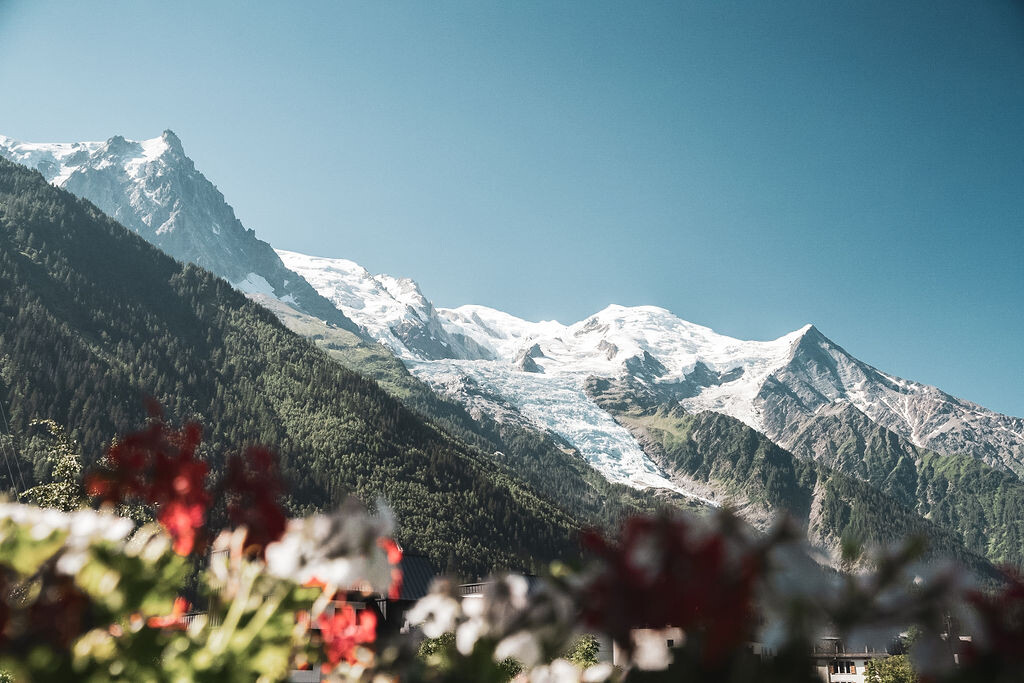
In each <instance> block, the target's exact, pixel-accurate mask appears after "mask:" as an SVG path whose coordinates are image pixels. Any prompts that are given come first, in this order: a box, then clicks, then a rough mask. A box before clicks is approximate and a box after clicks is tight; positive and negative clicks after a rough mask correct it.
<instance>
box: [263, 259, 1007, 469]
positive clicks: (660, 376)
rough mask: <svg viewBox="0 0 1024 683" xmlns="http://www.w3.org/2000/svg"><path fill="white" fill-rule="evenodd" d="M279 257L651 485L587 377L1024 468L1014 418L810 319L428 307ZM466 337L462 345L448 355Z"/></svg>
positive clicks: (495, 405) (437, 379)
mask: <svg viewBox="0 0 1024 683" xmlns="http://www.w3.org/2000/svg"><path fill="white" fill-rule="evenodd" d="M282 257H283V258H284V260H285V262H286V263H287V264H288V265H289V267H291V268H293V269H294V270H296V272H298V273H300V274H302V275H303V277H305V278H306V279H307V280H309V281H310V282H311V283H312V284H313V286H315V287H316V288H317V289H318V290H319V291H320V292H321V293H322V294H323V295H324V296H326V297H327V298H329V299H331V301H333V302H334V303H335V304H336V305H338V306H339V307H340V308H341V309H342V310H343V311H344V312H345V313H346V315H348V316H349V317H351V318H352V319H353V320H355V321H356V322H358V323H359V324H360V325H362V326H364V327H365V328H366V329H368V330H369V331H370V332H371V334H373V335H374V336H375V337H376V338H377V339H378V340H379V341H381V342H382V343H384V344H385V345H387V346H389V347H390V348H391V349H392V350H393V351H394V353H395V354H396V355H398V356H399V357H401V358H403V359H404V360H405V361H406V364H407V365H408V366H409V368H410V370H411V371H412V372H413V373H414V374H416V375H417V376H419V377H420V378H421V379H423V380H425V381H427V382H428V383H429V384H431V385H432V386H434V387H435V388H436V389H438V390H439V391H441V392H443V393H447V394H449V395H453V396H455V397H457V398H459V399H460V400H462V401H463V402H465V403H466V404H467V405H470V406H473V407H474V408H476V409H484V410H487V409H488V408H489V410H490V412H491V413H492V414H493V415H495V416H501V415H502V414H504V413H506V412H507V405H509V404H511V405H513V406H515V407H516V408H517V409H518V410H519V412H520V413H521V414H522V416H523V417H525V418H526V419H527V420H528V421H530V422H532V423H533V424H534V425H536V426H540V427H542V428H544V429H547V430H550V431H552V432H554V433H556V434H558V435H559V436H561V437H562V438H564V439H565V440H566V441H568V442H569V443H571V444H573V445H574V446H576V447H577V448H578V449H579V450H580V451H581V452H582V453H583V454H584V455H585V456H586V457H588V459H590V461H591V463H592V464H594V466H595V467H597V468H598V469H600V470H601V471H602V472H603V473H605V475H606V476H608V477H609V478H611V479H613V480H615V481H623V482H627V483H631V484H633V485H636V486H648V485H655V486H657V485H665V483H664V482H665V477H664V476H663V473H660V472H659V471H658V469H657V467H656V466H655V465H654V464H653V462H651V460H650V459H649V458H647V457H646V455H644V453H643V450H642V448H641V447H640V445H639V444H638V443H637V442H636V440H635V439H634V438H633V436H632V435H630V434H629V433H628V432H626V431H625V430H624V429H622V428H621V427H619V425H618V424H616V423H615V422H614V421H613V420H611V418H610V416H609V415H608V414H607V413H606V412H605V411H603V410H601V409H600V408H599V407H598V406H597V404H596V403H595V402H594V401H592V400H591V399H590V397H588V396H587V394H586V391H585V385H586V381H587V378H589V377H605V378H618V377H624V376H625V377H629V378H631V379H632V380H634V381H636V382H639V383H640V385H642V386H643V387H644V388H645V391H648V392H653V393H654V395H657V396H658V397H659V400H661V401H666V402H672V403H678V404H679V405H681V406H682V407H683V408H684V409H685V410H687V411H688V412H692V413H697V412H701V411H713V412H718V413H723V414H726V415H729V416H732V417H735V418H737V419H739V420H741V421H742V422H744V423H746V424H747V425H749V426H751V427H753V428H754V429H756V430H758V431H760V432H762V433H764V434H765V435H767V436H768V437H769V438H771V439H772V440H773V441H776V442H777V443H779V444H781V445H783V446H788V445H790V443H791V442H793V441H794V439H796V437H797V436H798V435H799V433H800V432H801V431H802V429H803V428H804V426H805V425H806V424H807V422H808V421H810V420H813V419H814V418H815V415H816V414H817V413H818V412H819V411H823V410H827V409H828V408H829V407H836V406H842V405H850V406H852V407H854V408H856V409H857V410H859V411H860V412H862V413H863V414H865V415H866V416H868V418H870V420H872V421H873V422H874V423H876V424H878V425H880V426H882V427H885V428H887V429H889V430H891V431H892V432H894V433H896V434H898V435H899V436H901V437H903V438H905V439H906V440H908V441H909V442H910V443H912V444H914V445H917V446H920V447H923V448H928V449H931V450H934V451H937V452H939V453H968V454H971V455H973V456H975V457H977V458H979V459H982V460H984V461H986V462H988V463H989V464H993V465H995V466H998V467H1001V468H1004V469H1009V470H1012V471H1015V472H1017V473H1018V474H1021V473H1024V420H1022V419H1020V418H1014V417H1008V416H1005V415H1001V414H999V413H995V412H993V411H990V410H987V409H985V408H982V407H981V406H978V405H976V404H973V403H970V402H969V401H965V400H962V399H958V398H955V397H953V396H950V395H949V394H946V393H944V392H942V391H940V390H939V389H936V388H935V387H930V386H927V385H923V384H919V383H916V382H911V381H908V380H904V379H901V378H898V377H895V376H892V375H889V374H886V373H884V372H882V371H880V370H877V369H875V368H873V367H871V366H870V365H867V364H866V363H863V362H861V361H859V360H857V359H856V358H854V357H853V356H851V355H850V354H849V353H847V352H846V351H844V350H843V349H842V348H841V347H839V346H838V345H836V344H835V343H834V342H832V341H831V340H829V339H828V338H827V337H825V336H824V335H822V334H821V333H820V332H819V331H818V330H817V329H816V328H815V327H813V326H812V325H806V326H804V327H802V328H800V329H799V330H796V331H794V332H791V333H789V334H787V335H784V336H782V337H780V338H778V339H775V340H773V341H743V340H739V339H734V338H731V337H727V336H725V335H721V334H718V333H716V332H714V331H713V330H711V329H709V328H707V327H703V326H700V325H695V324H693V323H689V322H686V321H685V320H682V319H680V318H678V317H676V316H675V315H673V314H672V313H670V312H669V311H666V310H664V309H661V308H656V307H653V306H636V307H623V306H609V307H608V308H606V309H605V310H603V311H601V312H599V313H596V314H595V315H592V316H590V317H589V318H587V319H585V320H582V321H579V322H577V323H574V324H571V325H563V324H560V323H558V322H554V321H545V322H536V323H534V322H529V321H526V320H522V319H519V318H516V317H514V316H511V315H509V314H507V313H503V312H501V311H496V310H494V309H490V308H486V307H483V306H461V307H459V308H455V309H435V308H434V307H433V306H431V305H430V303H429V302H428V301H426V299H425V298H424V297H423V295H422V293H421V292H420V290H419V288H418V287H416V286H415V284H414V283H412V282H411V281H408V280H403V281H402V282H404V283H406V284H405V285H404V287H405V289H404V290H403V291H404V292H415V296H413V297H410V296H408V295H407V294H402V295H397V296H396V295H395V293H393V292H391V291H390V290H389V288H388V287H387V286H386V285H385V284H384V283H387V282H393V280H391V279H390V278H388V277H387V276H376V277H371V276H370V275H369V274H368V273H366V272H365V271H364V270H362V269H361V268H360V267H359V266H358V265H356V264H354V263H352V262H350V261H338V260H334V259H316V258H311V257H306V256H302V255H298V254H293V253H282ZM417 320H420V321H423V328H422V331H421V333H420V336H424V335H428V334H429V336H430V337H431V338H435V339H439V340H444V343H445V344H446V346H445V348H446V349H448V350H451V351H452V354H451V356H450V357H449V358H445V359H439V358H438V357H437V356H436V355H431V354H429V353H424V352H423V351H422V350H420V349H419V348H417V347H415V346H409V345H406V344H405V343H404V342H403V341H402V338H401V337H400V336H399V335H396V334H393V333H392V328H393V327H394V326H395V325H396V324H400V325H408V324H410V323H413V322H415V321H417ZM439 327H440V331H439ZM407 334H408V332H407ZM414 336H415V335H414ZM452 340H459V343H458V344H456V343H454V342H453V341H452ZM467 341H469V342H472V343H473V344H474V345H475V346H474V347H472V348H473V350H472V352H471V353H465V354H463V353H459V352H458V349H465V348H467V346H468V345H467ZM489 398H490V399H497V400H488V399H489Z"/></svg>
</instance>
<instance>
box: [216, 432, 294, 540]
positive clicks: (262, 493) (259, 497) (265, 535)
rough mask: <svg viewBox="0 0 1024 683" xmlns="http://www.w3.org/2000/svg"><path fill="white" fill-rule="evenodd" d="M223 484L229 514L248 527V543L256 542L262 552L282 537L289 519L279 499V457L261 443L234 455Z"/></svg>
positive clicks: (229, 516)
mask: <svg viewBox="0 0 1024 683" xmlns="http://www.w3.org/2000/svg"><path fill="white" fill-rule="evenodd" d="M224 485H225V494H226V495H227V497H228V518H229V519H230V520H231V523H232V524H234V525H235V526H236V527H237V526H244V527H245V528H246V529H247V531H248V534H247V536H246V542H247V544H248V545H250V546H257V547H258V548H259V552H260V554H261V555H262V554H263V553H264V552H265V551H266V547H267V546H268V545H269V544H270V543H273V542H274V541H277V540H278V539H280V538H281V536H282V535H283V534H284V530H285V526H286V524H287V522H288V518H287V517H286V516H285V514H284V510H283V509H282V508H281V504H280V502H279V499H280V496H281V478H280V476H279V474H278V469H277V457H276V456H275V455H274V452H273V451H270V450H268V449H266V448H259V447H257V448H250V449H248V450H246V451H245V453H243V454H242V455H241V456H237V455H236V456H233V457H232V458H230V459H229V460H228V466H227V474H226V476H225V480H224Z"/></svg>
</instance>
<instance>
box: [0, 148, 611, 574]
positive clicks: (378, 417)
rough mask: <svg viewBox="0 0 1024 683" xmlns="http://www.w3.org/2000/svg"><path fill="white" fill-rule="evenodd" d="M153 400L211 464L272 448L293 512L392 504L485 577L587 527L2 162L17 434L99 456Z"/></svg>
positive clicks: (237, 296) (3, 282)
mask: <svg viewBox="0 0 1024 683" xmlns="http://www.w3.org/2000/svg"><path fill="white" fill-rule="evenodd" d="M40 340H47V343H40ZM146 395H151V396H153V397H155V398H156V399H157V400H158V401H160V402H161V403H162V404H163V405H164V406H165V408H166V410H167V412H168V414H169V415H168V418H169V419H170V420H172V421H176V422H183V421H185V420H189V419H195V420H197V421H199V422H200V423H202V424H204V425H206V426H207V428H208V432H207V433H206V434H205V439H204V444H205V446H204V448H205V450H204V452H203V453H202V455H203V456H204V457H205V458H206V459H207V460H208V461H209V462H210V463H211V466H212V467H213V468H214V470H217V469H218V468H220V467H221V466H222V464H223V462H224V461H225V458H226V457H227V455H228V454H229V452H230V450H229V449H241V448H243V447H244V446H246V445H249V444H252V443H260V444H265V445H268V446H270V447H272V448H275V449H276V450H278V451H279V453H280V455H281V462H282V470H283V473H284V475H285V477H286V478H287V479H288V480H289V482H290V490H291V496H290V499H289V500H288V505H289V508H290V510H291V511H292V512H299V513H301V512H306V511H310V510H313V509H323V508H328V507H331V506H334V505H336V504H338V503H339V502H340V501H341V500H343V499H344V497H345V496H346V495H349V494H354V495H356V496H358V497H359V498H361V499H363V500H366V501H373V500H376V499H377V498H384V499H385V500H387V501H388V502H389V504H390V505H391V507H392V508H393V510H394V512H395V514H396V516H397V518H398V521H399V525H400V529H401V535H400V538H399V539H398V540H399V541H401V542H402V543H403V544H404V545H405V546H406V547H408V548H411V549H416V550H419V551H421V552H423V553H426V554H428V555H429V556H430V557H431V559H432V560H433V562H434V564H435V565H436V566H440V567H447V566H451V567H452V568H454V569H455V570H457V571H460V572H462V573H464V574H466V575H470V576H475V575H482V574H484V573H486V572H487V571H488V570H490V569H492V568H495V567H507V568H511V569H527V570H529V569H532V568H534V567H537V566H539V565H540V564H542V563H544V562H546V561H548V560H551V559H553V558H557V557H561V556H563V555H565V554H566V553H569V554H570V555H571V554H572V553H573V552H574V551H573V550H572V548H573V547H574V544H573V543H572V537H573V534H574V532H575V529H577V528H579V526H580V525H581V523H582V522H581V521H580V520H579V519H577V518H576V517H575V516H573V515H571V514H566V513H565V512H563V508H561V506H560V505H559V504H556V503H555V502H552V500H553V499H554V493H552V492H557V491H558V489H557V488H550V489H548V492H547V493H545V492H542V491H540V490H539V489H538V487H537V486H536V485H534V484H531V483H528V482H527V481H524V479H523V478H522V477H520V476H519V475H518V474H516V473H514V472H513V471H512V470H511V469H510V468H509V467H507V466H503V464H502V463H500V462H495V459H494V457H493V456H492V455H491V451H483V450H481V449H480V448H479V447H477V446H475V445H473V444H470V443H467V442H466V440H464V439H463V438H460V437H459V436H456V435H453V434H452V433H450V432H448V431H445V430H443V429H441V428H439V427H438V426H436V425H434V424H431V423H429V422H427V421H425V420H424V419H423V418H422V417H421V416H420V415H418V414H416V413H414V412H412V411H411V410H409V409H408V408H406V407H405V406H404V405H403V404H402V403H401V402H400V401H398V400H396V399H395V398H394V397H392V396H390V395H389V394H388V393H387V392H385V391H384V390H382V389H381V387H380V386H379V385H378V384H377V383H376V382H374V381H372V380H369V379H366V378H364V377H362V376H360V375H358V374H356V373H354V372H352V371H349V370H346V369H345V368H343V367H341V365H340V364H338V363H337V362H335V361H333V360H332V359H330V358H329V357H328V356H327V355H325V354H324V353H323V352H322V351H321V350H319V349H318V348H316V346H315V345H314V344H312V343H310V342H308V341H306V340H304V339H302V338H300V337H298V336H297V335H295V334H294V333H292V332H290V331H289V330H287V329H286V328H285V327H284V326H283V325H282V324H281V323H280V322H279V321H278V320H277V319H276V318H275V317H274V316H273V315H272V314H271V313H270V312H269V311H267V310H266V309H263V308H261V307H259V306H258V305H256V304H254V303H253V302H251V301H249V300H248V299H246V298H245V297H244V296H243V295H242V294H241V293H239V292H237V291H235V290H234V289H233V288H232V287H231V286H230V285H229V284H228V283H226V282H225V281H223V280H221V279H219V278H216V277H214V276H212V275H210V274H209V273H207V272H206V271H203V270H202V269H200V268H198V267H195V266H191V265H189V266H183V265H181V264H180V263H178V262H176V261H174V260H173V259H171V258H169V257H167V256H165V255H163V254H162V253H160V252H159V251H157V250H156V249H155V248H153V247H152V246H150V245H149V244H147V243H146V242H145V241H143V240H142V239H141V238H139V237H138V236H136V235H133V234H131V233H129V232H127V231H126V230H125V229H124V228H123V227H121V226H120V225H118V224H117V223H115V222H114V221H112V220H111V219H109V218H108V217H106V216H104V215H103V214H101V213H100V212H99V211H98V210H97V209H96V208H95V207H93V206H92V205H91V204H89V203H88V202H85V201H83V200H79V199H76V198H74V197H73V196H71V195H70V194H67V193H65V192H63V191H60V190H58V189H56V188H53V187H51V186H50V185H48V184H47V183H46V182H45V181H44V180H43V179H42V177H41V176H39V175H38V174H37V173H34V172H30V171H28V170H26V169H24V168H22V167H19V166H17V165H15V164H11V163H9V162H6V161H2V160H0V400H2V401H4V402H5V404H6V405H8V406H10V417H11V423H12V425H11V426H12V430H13V431H14V433H15V434H21V435H24V434H25V433H27V432H28V431H29V424H30V422H31V421H32V420H33V419H35V418H46V419H52V420H53V421H54V422H55V423H57V424H58V425H61V426H63V427H65V428H67V429H68V430H69V432H68V433H69V437H70V438H73V439H75V440H76V441H78V442H79V443H80V444H81V448H82V453H83V460H84V461H85V464H86V465H89V464H91V463H92V462H94V461H95V459H96V458H97V457H98V456H99V454H101V453H102V452H103V451H104V449H105V447H106V445H107V444H108V442H109V439H110V438H111V437H112V436H113V435H115V434H119V433H124V432H127V431H128V430H130V429H131V428H133V427H134V426H135V425H137V424H139V423H141V422H142V421H143V418H144V411H143V402H142V398H143V397H144V396H146ZM584 465H585V463H584ZM40 469H41V474H43V475H46V476H49V475H47V474H46V472H45V470H47V469H48V467H41V468H40ZM50 469H52V468H50ZM5 478H6V473H5V472H0V479H5ZM534 479H536V477H534ZM551 479H557V478H551ZM5 483H7V484H8V485H10V484H11V482H5ZM36 483H39V484H44V483H46V482H45V481H42V480H38V481H37V482H36ZM549 486H551V487H557V484H550V485H549ZM575 486H577V488H578V490H579V492H578V493H577V496H576V497H577V499H579V498H583V497H585V496H591V498H593V500H591V502H590V503H589V504H590V505H591V506H592V507H591V509H599V508H600V502H599V501H597V499H596V498H594V497H593V494H592V493H589V492H588V493H584V491H585V488H586V486H585V484H583V483H578V484H576V485H575Z"/></svg>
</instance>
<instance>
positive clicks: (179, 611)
mask: <svg viewBox="0 0 1024 683" xmlns="http://www.w3.org/2000/svg"><path fill="white" fill-rule="evenodd" d="M188 610H189V604H188V600H186V599H185V598H175V599H174V606H173V607H172V608H171V613H170V614H168V615H167V616H164V617H150V618H149V619H147V620H146V625H147V626H149V627H150V628H176V629H181V630H184V629H185V621H184V620H183V619H182V617H183V616H184V615H185V613H186V612H188Z"/></svg>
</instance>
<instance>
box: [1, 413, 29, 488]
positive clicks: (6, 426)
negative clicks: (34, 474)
mask: <svg viewBox="0 0 1024 683" xmlns="http://www.w3.org/2000/svg"><path fill="white" fill-rule="evenodd" d="M0 417H2V418H3V419H4V431H6V432H7V437H8V438H9V439H10V440H11V457H12V458H13V459H14V464H15V465H16V466H17V467H18V478H19V479H21V490H22V491H27V490H28V486H26V484H25V475H24V474H22V472H21V462H20V461H19V460H18V451H17V450H15V448H14V432H12V431H11V426H10V424H8V422H7V412H6V411H5V410H4V402H3V401H0ZM4 460H7V449H6V448H5V449H4ZM7 470H8V471H9V472H11V485H12V486H13V485H14V472H12V471H11V462H10V460H7Z"/></svg>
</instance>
